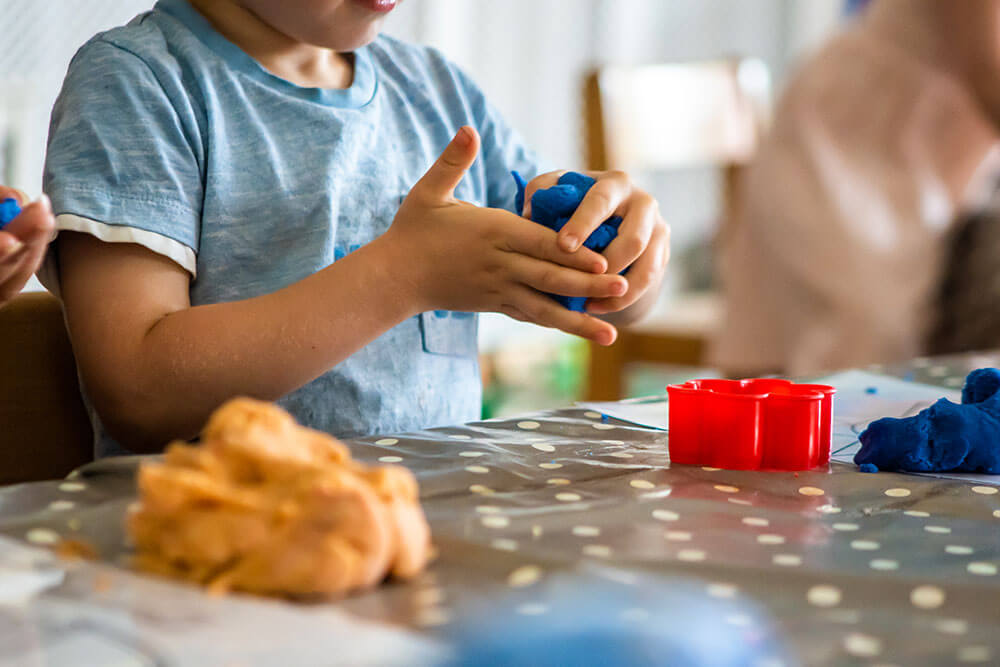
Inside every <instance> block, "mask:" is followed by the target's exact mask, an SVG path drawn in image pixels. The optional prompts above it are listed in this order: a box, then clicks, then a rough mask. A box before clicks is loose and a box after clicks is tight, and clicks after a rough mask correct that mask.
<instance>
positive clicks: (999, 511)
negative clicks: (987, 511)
mask: <svg viewBox="0 0 1000 667" xmlns="http://www.w3.org/2000/svg"><path fill="white" fill-rule="evenodd" d="M993 516H995V517H996V518H998V519H1000V510H993Z"/></svg>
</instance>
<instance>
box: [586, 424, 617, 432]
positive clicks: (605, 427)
mask: <svg viewBox="0 0 1000 667" xmlns="http://www.w3.org/2000/svg"><path fill="white" fill-rule="evenodd" d="M591 426H593V427H594V428H595V429H597V430H598V431H610V430H611V429H613V428H614V427H615V425H614V424H591Z"/></svg>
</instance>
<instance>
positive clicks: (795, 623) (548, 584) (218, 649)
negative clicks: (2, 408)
mask: <svg viewBox="0 0 1000 667" xmlns="http://www.w3.org/2000/svg"><path fill="white" fill-rule="evenodd" d="M998 361H1000V358H998V355H994V354H988V355H965V356H959V357H951V358H941V359H934V360H930V359H919V360H917V361H915V362H913V363H910V364H905V365H900V366H896V367H891V368H884V369H879V370H881V371H884V372H885V373H887V374H891V375H895V376H898V377H905V378H907V379H914V380H918V381H924V382H930V383H937V384H940V385H942V386H948V387H955V386H960V385H961V379H962V378H963V377H964V376H965V373H966V372H967V371H968V370H971V369H972V368H975V367H979V366H984V365H997V363H998ZM348 444H349V445H350V447H351V450H352V452H353V453H354V455H355V456H356V457H357V458H358V459H360V460H363V461H367V462H379V461H381V462H385V463H399V464H402V465H406V466H408V467H409V468H411V469H412V470H414V471H415V473H416V474H417V476H418V478H419V480H420V484H421V495H422V499H423V504H424V507H425V510H426V512H427V515H428V519H429V521H430V523H431V525H432V529H433V532H434V537H435V544H436V545H437V548H438V550H439V558H438V560H437V561H436V562H435V564H434V565H432V567H431V568H430V569H429V571H428V572H426V573H425V574H424V575H421V576H420V577H419V578H418V579H416V580H415V581H412V582H408V583H405V584H401V583H390V584H388V585H385V586H383V587H381V588H380V589H379V590H377V591H374V592H372V593H368V594H365V595H361V596H358V597H354V598H351V599H349V600H346V601H342V602H338V603H330V604H308V605H302V604H291V603H284V602H276V601H267V600H255V599H246V598H242V597H240V596H235V597H231V598H225V599H215V598H210V597H207V596H205V595H203V594H202V593H201V592H200V591H197V590H195V589H193V588H189V587H186V586H182V585H176V584H173V583H170V582H164V581H160V580H155V579H151V578H147V577H142V576H138V575H135V574H132V573H130V572H128V571H127V570H125V569H123V568H121V567H119V566H118V565H116V563H121V559H122V558H123V557H124V556H125V554H127V547H126V545H125V544H124V543H123V534H122V531H121V517H122V514H123V512H124V511H125V509H126V507H127V505H128V504H129V503H130V502H131V501H132V500H133V481H132V474H133V472H134V466H135V460H134V459H125V460H107V461H101V462H97V463H95V464H91V465H89V466H86V467H85V468H84V469H82V470H80V471H78V472H77V473H76V474H74V475H73V476H72V478H71V479H68V480H66V481H61V482H42V483H32V484H25V485H20V486H13V487H7V488H3V489H0V535H6V536H7V537H9V538H14V539H17V540H28V541H30V542H34V543H35V544H46V543H50V542H53V541H54V540H56V539H59V538H60V537H73V536H78V537H84V538H86V539H88V540H90V541H92V542H93V543H94V544H96V545H97V546H98V547H99V548H100V550H101V552H102V555H103V556H104V557H105V559H106V562H105V563H98V564H87V563H84V564H74V565H70V566H67V565H65V564H63V563H61V562H55V561H53V560H52V559H51V558H48V557H47V556H46V555H45V553H40V552H37V551H32V550H29V549H27V548H26V547H24V548H22V547H20V546H15V542H12V541H10V540H6V541H3V542H2V543H0V577H2V575H3V572H4V571H5V568H6V570H7V571H11V570H12V569H17V568H18V567H20V568H21V569H22V571H30V572H31V573H32V574H33V575H36V576H35V578H36V579H37V580H38V582H39V583H38V586H37V588H38V589H39V590H40V591H41V592H39V593H37V594H36V595H34V596H29V597H27V598H26V599H23V600H21V601H20V602H19V603H17V604H12V603H11V602H10V600H7V601H6V602H7V604H0V661H2V660H3V657H2V656H6V657H7V658H8V659H13V660H14V661H15V663H17V664H23V663H24V662H28V663H29V664H33V663H31V661H32V660H36V659H38V660H39V661H40V657H41V656H46V657H47V659H48V660H49V662H48V663H47V664H60V662H65V664H81V663H80V662H79V660H78V658H79V657H80V656H81V655H90V656H96V655H108V656H114V657H116V659H118V658H121V659H123V660H125V659H127V660H126V662H127V661H128V660H130V661H132V662H131V663H130V664H181V663H183V664H223V663H224V662H225V661H226V660H234V661H235V662H233V663H232V664H273V663H274V662H277V661H280V662H281V663H282V664H317V663H320V662H321V663H323V664H332V663H344V664H390V663H398V664H416V663H419V662H433V661H435V660H440V659H442V658H443V657H445V656H446V651H447V646H448V645H449V644H450V643H452V642H456V641H457V642H458V644H459V645H460V647H461V649H462V650H467V651H471V652H472V653H473V654H477V653H476V651H480V653H478V654H477V655H480V656H482V655H486V654H487V653H488V651H489V650H491V649H496V650H503V649H504V647H510V646H513V645H516V644H517V643H518V640H519V638H520V637H528V636H529V635H536V637H535V639H536V640H537V639H538V637H541V638H542V639H543V640H544V638H545V637H546V636H547V635H546V632H550V633H554V634H555V636H557V637H562V639H561V641H562V643H561V644H560V643H558V642H549V648H550V649H560V650H570V649H571V648H572V646H574V645H575V644H572V643H570V641H569V640H568V639H566V636H567V635H568V634H572V633H573V632H577V633H579V632H581V631H583V630H587V628H591V627H592V625H593V623H594V622H595V619H597V622H600V623H603V624H605V625H606V626H607V627H611V628H614V629H615V630H616V631H621V632H630V633H635V636H637V637H641V636H647V637H653V638H659V640H660V641H662V642H664V645H665V646H667V647H668V648H669V649H670V650H676V651H681V650H682V649H685V648H687V649H690V650H691V651H693V652H692V653H691V654H690V656H693V658H692V664H698V663H700V662H703V661H704V659H706V656H709V655H714V656H716V657H719V660H720V662H719V663H718V664H757V665H782V664H789V665H790V664H797V663H801V664H835V665H840V664H844V665H853V664H871V665H874V664H879V665H890V664H895V665H919V664H952V663H959V664H962V663H981V664H998V663H1000V632H998V629H1000V575H998V568H1000V493H997V487H988V486H973V485H971V484H966V483H962V482H957V481H954V480H940V479H929V478H921V477H916V476H907V475H897V474H891V473H880V474H876V475H865V474H860V473H858V472H856V470H855V469H854V467H853V466H846V465H839V464H834V465H832V466H831V468H830V470H829V471H814V472H803V473H754V472H731V471H723V470H714V469H706V468H700V467H689V466H677V467H675V468H671V467H670V465H669V461H668V459H667V453H666V435H665V434H664V433H663V432H659V431H653V430H647V429H642V428H637V427H634V426H630V425H627V424H623V423H615V422H609V421H605V420H604V419H602V417H601V415H599V414H597V413H591V412H584V411H582V410H577V409H564V410H556V411H550V412H544V413H538V414H535V415H529V416H525V417H522V418H518V419H511V420H495V421H487V422H478V423H473V424H468V425H464V426H456V427H448V428H440V429H432V430H428V431H423V432H419V433H412V434H407V435H397V436H393V437H372V438H364V439H358V440H354V441H350V442H349V443H348ZM16 544H18V545H20V544H23V542H18V543H16ZM64 570H65V572H64ZM46 577H48V579H46ZM2 581H3V579H2V578H0V582H2ZM8 597H10V596H9V595H8ZM3 602H5V600H4V596H3V591H2V590H0V603H3ZM588 624H590V625H588ZM560 633H562V634H561V635H560ZM456 637H457V638H458V639H456ZM654 641H655V639H654ZM491 642H492V643H493V645H492V646H490V645H489V644H490V643H491ZM531 646H532V647H534V648H532V649H531V650H543V651H544V650H545V649H544V647H545V646H546V644H545V642H544V641H542V642H538V641H536V642H535V643H534V644H532V645H531ZM539 646H542V647H543V648H541V649H539V648H538V647H539ZM671 647H672V648H671ZM723 649H724V650H723ZM101 651H105V653H101ZM726 651H729V652H730V653H731V654H732V655H730V653H726ZM733 651H736V652H735V653H733ZM670 655H674V656H675V657H677V656H680V653H676V654H670ZM670 655H665V656H664V662H663V664H680V663H682V662H683V660H680V658H679V657H678V659H677V660H672V659H669V658H670ZM734 655H735V656H737V657H736V658H734V660H735V662H725V659H726V658H727V657H733V656H734ZM223 658H225V659H226V660H224V659H223ZM624 659H625V658H624V657H623V660H624ZM19 660H20V661H21V662H18V661H19ZM84 662H86V661H84ZM541 662H543V661H542V660H541V659H539V660H538V661H536V662H535V664H539V663H541Z"/></svg>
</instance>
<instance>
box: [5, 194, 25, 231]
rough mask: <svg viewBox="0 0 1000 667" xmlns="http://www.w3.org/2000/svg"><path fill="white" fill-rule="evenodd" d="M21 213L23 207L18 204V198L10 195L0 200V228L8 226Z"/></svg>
mask: <svg viewBox="0 0 1000 667" xmlns="http://www.w3.org/2000/svg"><path fill="white" fill-rule="evenodd" d="M20 214H21V207H20V206H18V205H17V200H16V199H14V198H13V197H8V198H7V199H4V200H3V201H0V229H3V228H4V227H6V226H7V223H9V222H10V221H11V220H13V219H14V218H16V217H17V216H19V215H20Z"/></svg>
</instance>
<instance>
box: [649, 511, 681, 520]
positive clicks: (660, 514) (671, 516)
mask: <svg viewBox="0 0 1000 667" xmlns="http://www.w3.org/2000/svg"><path fill="white" fill-rule="evenodd" d="M652 514H653V518H654V519H656V520H657V521H677V520H678V519H680V518H681V515H680V514H678V513H677V512H672V511H670V510H653V512H652Z"/></svg>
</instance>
